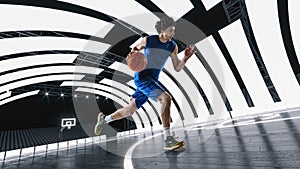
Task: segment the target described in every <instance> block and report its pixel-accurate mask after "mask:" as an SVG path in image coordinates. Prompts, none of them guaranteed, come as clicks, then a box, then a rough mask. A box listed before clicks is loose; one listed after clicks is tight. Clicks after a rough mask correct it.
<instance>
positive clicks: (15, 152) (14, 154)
mask: <svg viewBox="0 0 300 169" xmlns="http://www.w3.org/2000/svg"><path fill="white" fill-rule="evenodd" d="M19 155H20V149H17V150H10V151H6V157H5V160H9V159H10V158H14V157H18V156H19Z"/></svg>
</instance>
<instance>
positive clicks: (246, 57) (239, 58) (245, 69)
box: [220, 20, 276, 113]
mask: <svg viewBox="0 0 300 169" xmlns="http://www.w3.org/2000/svg"><path fill="white" fill-rule="evenodd" d="M220 35H221V36H222V39H223V41H224V43H225V45H226V47H227V49H228V51H229V53H230V55H231V57H232V59H233V61H234V63H235V65H236V67H237V69H238V71H239V73H240V75H241V77H242V79H243V81H244V83H245V86H246V88H247V89H248V92H249V94H250V96H251V98H252V100H253V103H254V105H255V106H254V107H251V109H252V110H253V113H254V112H257V111H262V110H268V109H273V108H274V107H275V106H276V105H274V102H273V100H272V97H271V95H270V93H269V91H268V89H267V86H266V84H265V82H264V81H263V78H262V76H261V74H260V72H259V69H258V67H257V65H256V62H255V60H254V56H253V54H252V52H251V49H250V46H249V45H248V41H247V39H246V35H245V33H244V31H243V27H242V24H241V21H240V20H237V21H235V22H234V23H232V24H230V25H229V26H227V27H225V28H223V29H222V30H221V31H220ZM262 36H263V37H264V35H262ZM237 39H238V40H237ZM270 43H271V42H270ZM273 61H274V60H273ZM275 87H276V84H275Z"/></svg>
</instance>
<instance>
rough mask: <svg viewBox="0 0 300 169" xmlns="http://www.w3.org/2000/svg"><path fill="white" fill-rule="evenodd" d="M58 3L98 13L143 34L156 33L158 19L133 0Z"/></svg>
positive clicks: (79, 0) (66, 0) (75, 0)
mask: <svg viewBox="0 0 300 169" xmlns="http://www.w3.org/2000/svg"><path fill="white" fill-rule="evenodd" d="M60 1H63V2H66V3H71V4H75V5H79V6H82V7H86V8H90V9H93V10H96V11H100V12H102V13H104V14H107V15H110V16H113V17H115V18H118V19H120V20H122V21H125V22H126V23H128V24H130V25H133V26H135V27H136V28H138V29H140V30H142V31H144V32H156V30H155V27H154V25H155V23H156V21H158V20H159V18H158V17H157V16H156V15H154V14H153V13H152V12H151V11H149V10H148V9H146V8H145V7H144V6H142V5H140V4H139V3H138V2H136V1H134V0H122V1H119V0H110V1H105V3H98V2H97V1H82V0H60ZM116 4H118V5H116ZM145 23H146V24H145Z"/></svg>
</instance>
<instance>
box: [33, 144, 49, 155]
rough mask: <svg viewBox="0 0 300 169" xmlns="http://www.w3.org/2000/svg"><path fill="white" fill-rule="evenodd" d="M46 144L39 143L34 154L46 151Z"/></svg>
mask: <svg viewBox="0 0 300 169" xmlns="http://www.w3.org/2000/svg"><path fill="white" fill-rule="evenodd" d="M46 148H47V147H46V145H40V146H36V147H35V154H38V153H45V152H46Z"/></svg>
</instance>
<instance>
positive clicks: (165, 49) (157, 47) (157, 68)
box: [135, 35, 176, 80]
mask: <svg viewBox="0 0 300 169" xmlns="http://www.w3.org/2000/svg"><path fill="white" fill-rule="evenodd" d="M175 46H176V43H175V41H173V40H171V41H167V42H165V43H163V42H161V41H160V40H159V36H158V35H151V36H148V37H147V41H146V47H145V49H144V55H145V56H146V58H147V66H146V68H145V70H143V71H141V72H136V73H135V78H145V77H147V78H152V79H155V80H158V76H159V74H160V72H161V70H162V69H163V67H164V65H165V63H166V61H167V60H168V58H169V56H170V55H171V53H172V52H173V51H174V49H175Z"/></svg>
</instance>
